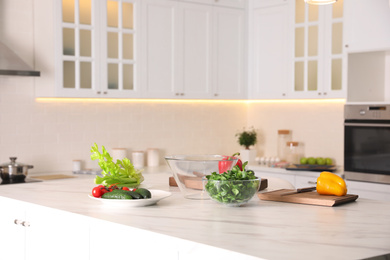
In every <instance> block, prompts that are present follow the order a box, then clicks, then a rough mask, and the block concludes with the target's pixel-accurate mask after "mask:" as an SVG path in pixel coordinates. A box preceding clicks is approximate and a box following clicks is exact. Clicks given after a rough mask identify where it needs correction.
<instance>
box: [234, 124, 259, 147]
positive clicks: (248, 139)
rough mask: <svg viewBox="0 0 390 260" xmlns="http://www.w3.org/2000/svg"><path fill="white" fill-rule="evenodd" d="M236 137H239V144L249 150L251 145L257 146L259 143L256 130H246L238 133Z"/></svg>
mask: <svg viewBox="0 0 390 260" xmlns="http://www.w3.org/2000/svg"><path fill="white" fill-rule="evenodd" d="M236 136H237V137H238V143H239V144H240V145H241V146H244V147H245V149H247V150H248V149H249V147H250V146H251V145H255V144H256V142H257V133H256V130H255V129H254V128H252V129H250V130H245V129H244V131H242V132H240V133H237V134H236Z"/></svg>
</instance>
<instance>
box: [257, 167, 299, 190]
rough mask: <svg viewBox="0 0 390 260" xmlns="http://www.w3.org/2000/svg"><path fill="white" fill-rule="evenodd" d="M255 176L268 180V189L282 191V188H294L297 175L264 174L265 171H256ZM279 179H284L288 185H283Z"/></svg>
mask: <svg viewBox="0 0 390 260" xmlns="http://www.w3.org/2000/svg"><path fill="white" fill-rule="evenodd" d="M255 175H256V176H257V177H259V178H265V179H268V189H270V190H273V189H278V188H280V189H282V188H293V186H295V185H294V183H295V175H293V174H283V173H275V172H263V171H255ZM278 179H282V180H284V181H287V182H288V183H289V184H291V187H290V185H288V183H281V182H279V181H278Z"/></svg>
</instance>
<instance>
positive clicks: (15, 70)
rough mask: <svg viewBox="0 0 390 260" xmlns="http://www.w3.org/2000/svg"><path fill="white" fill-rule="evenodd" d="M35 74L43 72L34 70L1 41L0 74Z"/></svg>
mask: <svg viewBox="0 0 390 260" xmlns="http://www.w3.org/2000/svg"><path fill="white" fill-rule="evenodd" d="M1 75H3V76H4V75H5V76H34V77H39V76H40V75H41V73H40V72H39V71H35V70H33V69H32V68H31V67H30V66H28V65H27V63H25V62H24V61H23V60H22V59H21V58H20V57H19V56H18V55H17V54H16V53H15V52H13V51H12V50H11V49H10V48H8V47H7V46H6V45H5V44H3V43H2V42H0V76H1Z"/></svg>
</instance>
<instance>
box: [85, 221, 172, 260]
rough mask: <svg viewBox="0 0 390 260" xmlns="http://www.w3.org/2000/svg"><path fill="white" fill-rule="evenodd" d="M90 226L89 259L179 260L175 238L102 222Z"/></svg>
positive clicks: (94, 222)
mask: <svg viewBox="0 0 390 260" xmlns="http://www.w3.org/2000/svg"><path fill="white" fill-rule="evenodd" d="M129 217H131V216H129ZM146 219H147V218H146ZM146 219H145V221H147V220H146ZM90 226H91V232H90V237H91V238H90V252H91V255H90V259H94V260H106V259H123V258H125V259H130V258H131V259H161V260H178V259H179V253H178V249H177V242H176V239H175V238H172V237H168V236H165V235H160V234H157V233H153V232H149V231H147V230H141V229H137V228H132V227H129V226H124V225H119V224H116V223H113V222H107V221H103V220H93V221H91V222H90ZM102 234H104V235H102Z"/></svg>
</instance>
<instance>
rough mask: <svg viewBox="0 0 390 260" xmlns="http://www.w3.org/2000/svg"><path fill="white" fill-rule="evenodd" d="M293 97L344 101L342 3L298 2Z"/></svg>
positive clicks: (344, 73) (344, 72)
mask: <svg viewBox="0 0 390 260" xmlns="http://www.w3.org/2000/svg"><path fill="white" fill-rule="evenodd" d="M293 21H294V27H295V28H294V37H295V40H294V44H295V45H294V59H293V61H294V62H293V70H294V73H293V75H294V80H293V81H292V82H293V85H292V86H291V87H292V90H293V91H292V95H291V96H292V97H293V98H336V97H337V98H345V97H346V91H345V85H346V80H345V75H346V71H345V65H346V62H345V57H344V56H345V54H344V52H343V50H344V48H343V1H342V0H340V1H338V2H336V3H335V4H333V5H324V6H320V5H308V4H306V3H304V2H303V1H300V0H296V1H295V18H294V20H293Z"/></svg>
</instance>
